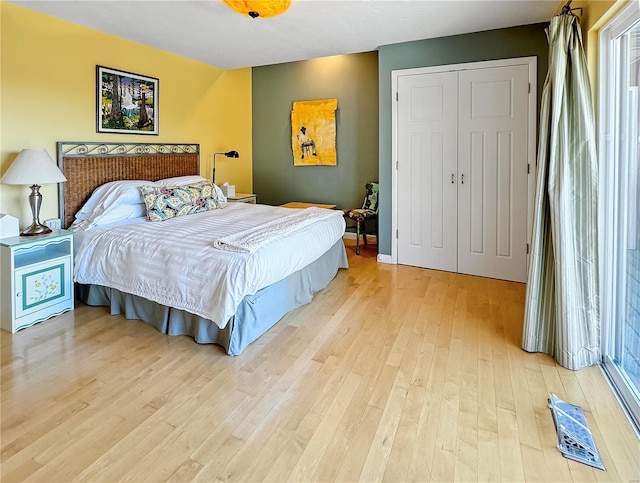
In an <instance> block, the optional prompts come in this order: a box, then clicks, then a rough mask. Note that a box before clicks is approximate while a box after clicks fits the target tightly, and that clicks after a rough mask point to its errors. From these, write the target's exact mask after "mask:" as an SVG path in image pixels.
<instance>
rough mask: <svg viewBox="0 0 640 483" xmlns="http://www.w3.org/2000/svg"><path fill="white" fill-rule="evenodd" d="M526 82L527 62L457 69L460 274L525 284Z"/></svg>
mask: <svg viewBox="0 0 640 483" xmlns="http://www.w3.org/2000/svg"><path fill="white" fill-rule="evenodd" d="M528 77H529V69H528V67H527V66H526V65H518V66H510V67H497V68H489V69H477V70H466V71H461V72H460V76H459V85H460V98H459V104H458V106H459V111H458V122H459V124H458V129H459V138H458V139H459V144H458V172H459V178H460V179H459V184H458V271H459V272H461V273H468V274H471V275H481V276H485V277H492V278H500V279H504V280H513V281H518V282H524V281H525V280H526V273H527V266H526V260H527V254H526V240H527V136H528V88H529V81H528Z"/></svg>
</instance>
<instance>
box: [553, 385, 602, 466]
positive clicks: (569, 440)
mask: <svg viewBox="0 0 640 483" xmlns="http://www.w3.org/2000/svg"><path fill="white" fill-rule="evenodd" d="M549 408H550V409H551V414H552V415H553V422H554V423H555V425H556V431H557V434H558V449H559V450H560V452H561V453H562V455H563V456H564V457H565V458H569V459H572V460H575V461H578V462H580V463H584V464H585V465H589V466H593V467H594V468H599V469H601V470H604V469H605V468H604V465H603V464H602V460H601V459H600V454H599V453H598V450H597V449H596V444H595V442H594V441H593V435H592V434H591V431H590V430H589V427H588V425H587V419H586V418H585V416H584V412H583V411H582V408H581V407H580V406H574V405H573V404H569V403H568V402H565V401H563V400H562V399H560V398H559V397H558V396H556V395H555V394H553V393H551V394H549Z"/></svg>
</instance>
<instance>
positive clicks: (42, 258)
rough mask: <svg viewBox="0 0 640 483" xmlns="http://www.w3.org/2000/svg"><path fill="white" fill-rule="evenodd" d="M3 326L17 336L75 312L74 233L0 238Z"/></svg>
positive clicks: (1, 322)
mask: <svg viewBox="0 0 640 483" xmlns="http://www.w3.org/2000/svg"><path fill="white" fill-rule="evenodd" d="M0 265H1V268H0V276H1V280H2V289H1V293H0V300H1V302H2V308H1V309H0V316H1V318H2V320H1V321H0V326H1V327H2V328H3V329H4V330H6V331H9V332H16V331H18V330H20V329H24V328H25V327H29V326H31V325H33V324H35V323H36V322H40V321H42V320H46V319H48V318H50V317H53V316H54V315H58V314H61V313H63V312H66V311H67V310H73V233H72V232H70V231H67V230H53V232H52V233H49V234H46V235H37V236H16V237H12V238H0Z"/></svg>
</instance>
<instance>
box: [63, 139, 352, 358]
mask: <svg viewBox="0 0 640 483" xmlns="http://www.w3.org/2000/svg"><path fill="white" fill-rule="evenodd" d="M199 160H200V154H199V146H198V145H197V144H154V143H137V144H133V143H88V142H85V143H83V142H59V143H58V165H59V167H60V169H61V171H62V172H63V173H64V175H65V176H66V178H67V182H66V183H63V184H62V186H61V192H60V203H61V206H60V213H61V217H62V220H63V221H62V223H63V227H65V228H70V229H72V230H73V231H74V232H75V237H74V238H75V239H74V247H75V255H74V261H75V267H74V281H75V282H76V287H77V293H78V299H79V300H82V301H83V302H85V303H87V304H89V305H103V306H108V307H110V311H111V314H113V315H117V314H119V315H123V316H124V317H126V318H127V319H139V320H142V321H143V322H145V323H147V324H150V325H152V326H154V327H155V328H156V329H157V330H159V331H161V332H163V333H165V334H168V335H189V336H191V337H193V338H194V339H195V341H196V342H198V343H213V344H217V345H220V346H222V347H223V348H224V349H225V350H226V352H227V354H229V355H238V354H240V353H241V352H242V351H243V350H244V349H245V348H246V347H247V346H248V345H249V344H251V343H252V342H253V341H255V340H256V339H257V338H258V337H260V335H262V334H263V333H264V332H266V331H267V330H269V329H270V328H271V327H272V326H273V325H274V324H275V323H276V322H277V321H278V320H280V319H281V318H282V317H283V316H284V315H285V314H286V313H287V312H289V311H290V310H292V309H294V308H296V307H299V306H301V305H303V304H306V303H309V302H310V301H311V300H312V297H313V294H314V293H316V292H318V291H319V290H322V289H323V288H325V287H326V286H327V285H328V284H329V283H330V282H331V280H332V279H333V278H334V277H335V276H336V274H337V272H338V270H339V269H340V268H347V266H348V264H347V257H346V252H345V248H344V244H343V242H342V235H343V234H344V227H345V225H344V220H343V217H342V216H341V214H340V213H339V212H335V211H333V210H324V209H319V208H315V209H310V210H292V209H289V208H282V207H275V206H268V205H252V204H247V203H225V202H224V201H226V200H224V196H223V195H222V193H221V192H220V190H219V189H218V188H217V187H215V185H213V186H212V185H211V183H210V182H208V181H206V180H204V178H202V177H201V176H199V172H200V169H199V164H200V163H199ZM141 186H145V187H146V188H142V192H143V193H145V195H144V198H143V200H144V201H146V202H147V205H145V204H144V203H141V197H140V189H141V188H140V187H141ZM201 189H202V190H203V191H202V192H200V191H198V190H201ZM145 190H147V191H145ZM189 190H190V191H189ZM194 190H196V191H195V192H196V193H198V200H199V201H201V200H202V199H204V200H205V203H204V204H200V205H198V207H197V208H198V209H197V210H196V211H192V212H190V214H187V215H186V216H175V217H170V219H158V221H151V220H154V219H156V218H154V216H155V214H154V213H155V212H153V211H152V210H151V209H150V207H151V205H150V203H149V199H150V198H151V199H153V200H154V202H155V198H154V196H157V197H158V199H161V200H162V199H164V200H165V201H166V199H167V198H166V196H171V197H172V199H175V198H176V197H177V196H178V195H179V194H180V193H183V192H185V191H186V192H187V196H188V194H189V192H191V193H193V192H194ZM206 190H209V191H206ZM205 192H206V195H205V194H204V193H205ZM136 193H137V199H134V198H135V197H136ZM148 193H151V195H149V194H148ZM166 193H169V195H166ZM163 196H165V197H164V198H163ZM194 199H195V198H194ZM205 205H206V207H204V206H205ZM194 206H195V205H194ZM162 213H163V212H160V216H161V217H162ZM185 214H186V213H185Z"/></svg>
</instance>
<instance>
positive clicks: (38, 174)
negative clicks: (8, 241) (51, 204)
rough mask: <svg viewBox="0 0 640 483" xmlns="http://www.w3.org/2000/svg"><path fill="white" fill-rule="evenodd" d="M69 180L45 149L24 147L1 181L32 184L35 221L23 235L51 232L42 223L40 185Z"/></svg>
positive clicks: (30, 199)
mask: <svg viewBox="0 0 640 483" xmlns="http://www.w3.org/2000/svg"><path fill="white" fill-rule="evenodd" d="M63 181H67V178H65V177H64V175H63V174H62V172H61V171H60V170H59V169H58V167H57V166H56V163H55V162H54V161H53V159H51V156H49V153H47V151H46V150H44V149H23V150H22V151H21V152H20V154H18V157H17V158H16V159H15V160H14V161H13V164H12V165H11V166H10V167H9V169H8V170H7V172H6V173H5V174H4V176H3V177H2V179H1V180H0V183H3V184H24V185H31V194H30V195H29V205H31V214H32V215H33V223H31V225H30V226H28V227H27V228H25V229H24V231H23V232H22V233H20V234H21V235H23V236H31V235H43V234H45V233H51V228H49V227H48V226H46V225H43V224H42V223H40V220H39V217H40V205H42V195H41V194H40V185H42V184H46V183H62V182H63Z"/></svg>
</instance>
